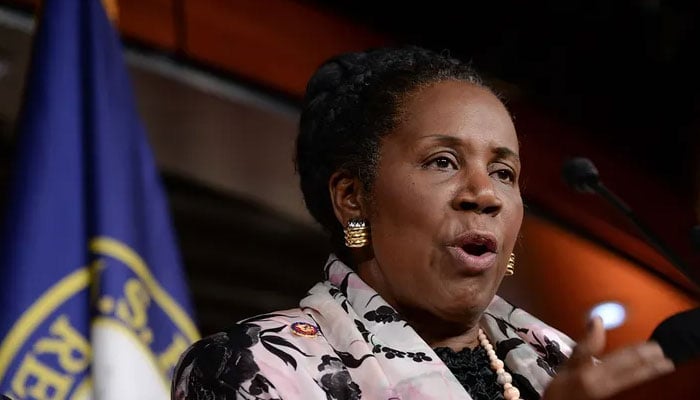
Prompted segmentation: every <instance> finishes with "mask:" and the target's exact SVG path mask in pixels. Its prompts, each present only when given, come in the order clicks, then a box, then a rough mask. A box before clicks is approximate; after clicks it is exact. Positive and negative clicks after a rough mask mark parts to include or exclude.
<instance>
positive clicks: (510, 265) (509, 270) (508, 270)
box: [506, 253, 515, 276]
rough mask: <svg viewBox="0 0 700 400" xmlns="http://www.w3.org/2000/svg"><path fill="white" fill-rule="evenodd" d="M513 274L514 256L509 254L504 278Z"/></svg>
mask: <svg viewBox="0 0 700 400" xmlns="http://www.w3.org/2000/svg"><path fill="white" fill-rule="evenodd" d="M513 274H515V254H514V253H510V258H509V259H508V265H506V276H511V275H513Z"/></svg>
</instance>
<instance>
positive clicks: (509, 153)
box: [492, 147, 520, 163]
mask: <svg viewBox="0 0 700 400" xmlns="http://www.w3.org/2000/svg"><path fill="white" fill-rule="evenodd" d="M492 152H493V154H494V155H496V157H498V158H510V159H512V160H514V161H516V162H517V163H520V156H519V155H518V153H516V152H515V151H513V150H511V149H509V148H508V147H496V148H494V149H493V151H492Z"/></svg>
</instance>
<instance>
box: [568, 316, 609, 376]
mask: <svg viewBox="0 0 700 400" xmlns="http://www.w3.org/2000/svg"><path fill="white" fill-rule="evenodd" d="M603 349H605V328H604V327H603V320H602V319H601V318H600V317H597V316H596V317H594V318H593V319H591V320H590V321H589V323H588V330H587V332H586V336H584V337H583V339H581V340H580V341H579V342H578V344H577V345H576V347H575V348H574V351H573V353H571V357H569V361H568V362H567V364H568V365H570V366H572V367H576V366H581V365H585V364H589V363H591V361H592V358H593V357H595V356H597V355H599V354H601V353H602V352H603Z"/></svg>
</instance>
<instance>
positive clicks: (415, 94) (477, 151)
mask: <svg viewBox="0 0 700 400" xmlns="http://www.w3.org/2000/svg"><path fill="white" fill-rule="evenodd" d="M297 167H298V171H299V175H300V177H301V188H302V191H303V193H304V198H305V201H306V205H307V207H308V209H309V211H310V212H311V214H312V215H313V216H314V217H315V218H316V220H318V221H319V222H320V223H321V224H322V225H323V226H324V227H325V228H326V229H327V230H328V231H329V232H330V234H331V238H332V240H333V243H334V248H335V250H336V254H335V255H331V256H330V258H329V260H328V262H327V263H326V266H325V270H324V271H325V277H326V280H325V281H324V282H321V283H319V284H317V285H316V286H314V287H313V288H312V289H311V290H310V291H309V293H308V296H307V297H306V298H304V299H303V300H302V301H301V303H300V308H297V309H293V310H287V311H280V312H275V313H271V314H267V315H261V316H257V317H253V318H249V319H247V320H244V321H241V322H240V323H239V324H237V325H236V326H234V327H233V328H231V329H229V330H228V331H226V332H222V333H219V334H216V335H213V336H210V337H208V338H205V339H203V340H202V341H200V342H198V343H196V344H195V345H193V346H192V347H191V348H190V349H189V350H188V351H187V352H186V353H185V354H184V355H183V357H182V358H181V361H180V364H179V367H178V369H177V371H176V375H175V378H174V382H173V397H174V398H176V399H196V400H214V399H216V400H219V399H279V398H282V399H361V398H362V399H503V398H505V399H518V398H523V399H538V398H540V396H541V395H543V394H544V397H545V398H546V399H548V400H549V399H577V398H581V399H588V398H600V397H603V396H606V395H609V394H611V393H614V392H617V391H619V390H621V389H622V388H625V387H627V386H630V385H632V384H634V383H637V382H640V381H642V380H645V379H648V378H650V377H653V376H656V375H658V374H660V373H663V372H665V371H668V370H670V369H671V368H672V364H671V363H670V362H669V361H668V360H666V359H665V358H664V357H663V355H662V353H661V351H660V350H659V348H658V346H656V345H655V344H641V345H638V346H634V347H631V348H628V349H624V350H622V351H619V352H617V353H613V354H611V355H609V356H607V357H605V358H604V359H603V360H602V361H603V362H602V363H600V364H599V365H594V363H593V358H592V356H595V355H596V354H597V353H599V352H600V351H602V348H603V346H604V332H603V329H602V325H601V323H600V321H599V320H594V321H593V322H592V324H591V328H590V331H589V335H588V336H587V337H586V338H584V339H583V341H581V342H580V343H579V345H578V346H577V347H576V350H575V351H574V352H573V355H571V354H572V348H573V347H574V342H573V341H572V340H571V339H569V338H568V337H567V336H566V335H564V334H563V333H561V332H559V331H557V330H556V329H554V328H551V327H549V326H547V325H546V324H544V323H543V322H541V321H539V320H537V319H536V318H535V317H533V316H531V315H529V314H528V313H527V312H525V311H523V310H521V309H518V308H516V307H514V306H512V305H510V304H509V303H507V302H506V301H504V300H503V299H501V298H499V297H498V296H496V290H497V289H498V286H499V284H500V283H501V280H502V279H503V277H504V275H508V274H510V273H512V271H513V268H514V259H513V256H512V251H513V247H514V245H515V242H516V239H517V236H518V230H519V229H520V224H521V221H522V217H523V204H522V199H521V197H520V190H519V187H518V178H519V176H520V160H519V157H518V139H517V136H516V133H515V128H514V126H513V122H512V120H511V117H510V115H509V113H508V111H507V110H506V108H505V107H504V105H503V104H502V103H501V101H500V100H499V99H498V97H497V96H496V95H494V93H493V92H492V91H491V90H489V89H488V88H487V87H486V86H485V85H484V84H483V83H482V81H481V80H480V79H479V78H478V76H477V75H476V74H475V73H474V72H473V71H472V70H471V69H470V68H469V66H467V65H464V64H461V63H459V62H458V61H456V60H453V59H450V58H448V57H446V56H443V55H440V54H436V53H433V52H430V51H427V50H424V49H420V48H415V47H407V48H399V49H379V50H373V51H369V52H365V53H353V54H345V55H341V56H339V57H336V58H334V59H331V60H330V61H328V62H327V63H325V64H324V65H323V66H321V67H320V69H319V70H318V71H317V72H316V74H315V75H314V76H313V77H312V78H311V80H310V82H309V84H308V87H307V93H306V98H305V104H304V108H303V112H302V116H301V123H300V132H299V137H298V141H297ZM281 267H282V268H283V266H281ZM570 355H571V357H570V359H569V356H570ZM567 359H568V361H567ZM557 371H559V373H558V374H557Z"/></svg>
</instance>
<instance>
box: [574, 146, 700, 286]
mask: <svg viewBox="0 0 700 400" xmlns="http://www.w3.org/2000/svg"><path fill="white" fill-rule="evenodd" d="M562 175H563V177H564V180H565V181H566V183H567V184H568V185H569V186H571V187H572V188H574V189H575V190H576V191H578V192H581V193H597V194H599V195H600V196H602V197H603V198H604V199H605V200H607V201H608V202H610V203H611V204H612V205H613V206H615V208H617V209H618V210H620V211H622V213H623V214H625V216H627V218H628V219H629V220H630V221H631V222H632V223H633V224H634V225H635V226H636V228H637V229H638V230H639V232H640V233H641V234H642V235H643V236H644V238H645V239H646V240H647V242H649V243H650V244H651V245H652V246H654V248H655V249H656V250H657V251H659V253H661V254H662V255H663V256H664V257H666V259H667V260H669V261H670V262H671V264H673V265H674V266H675V267H676V269H678V270H679V271H680V272H681V273H682V274H683V275H685V277H686V278H688V279H689V280H690V281H691V282H693V283H695V284H696V285H698V282H697V281H696V279H695V276H694V275H693V274H692V272H691V271H690V268H689V267H688V266H687V265H686V264H685V263H684V262H683V260H681V259H680V258H679V257H678V256H677V255H675V254H674V253H673V252H672V251H671V250H670V249H669V248H668V247H666V246H665V245H664V244H663V243H662V242H661V240H659V238H657V237H656V236H655V235H654V233H653V232H652V231H651V230H650V229H649V228H647V227H646V226H645V225H644V224H643V223H642V221H640V220H639V218H637V216H636V215H635V214H634V213H633V212H632V209H631V208H630V207H629V206H628V205H627V204H626V203H625V202H624V201H622V199H620V198H619V197H618V196H617V195H615V193H613V192H612V191H610V190H609V189H608V188H607V187H605V185H603V182H601V181H600V175H599V174H598V169H596V167H595V165H593V163H592V162H591V160H589V159H587V158H582V157H576V158H571V159H569V160H567V161H566V162H565V163H564V165H563V167H562ZM698 286H700V285H698Z"/></svg>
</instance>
